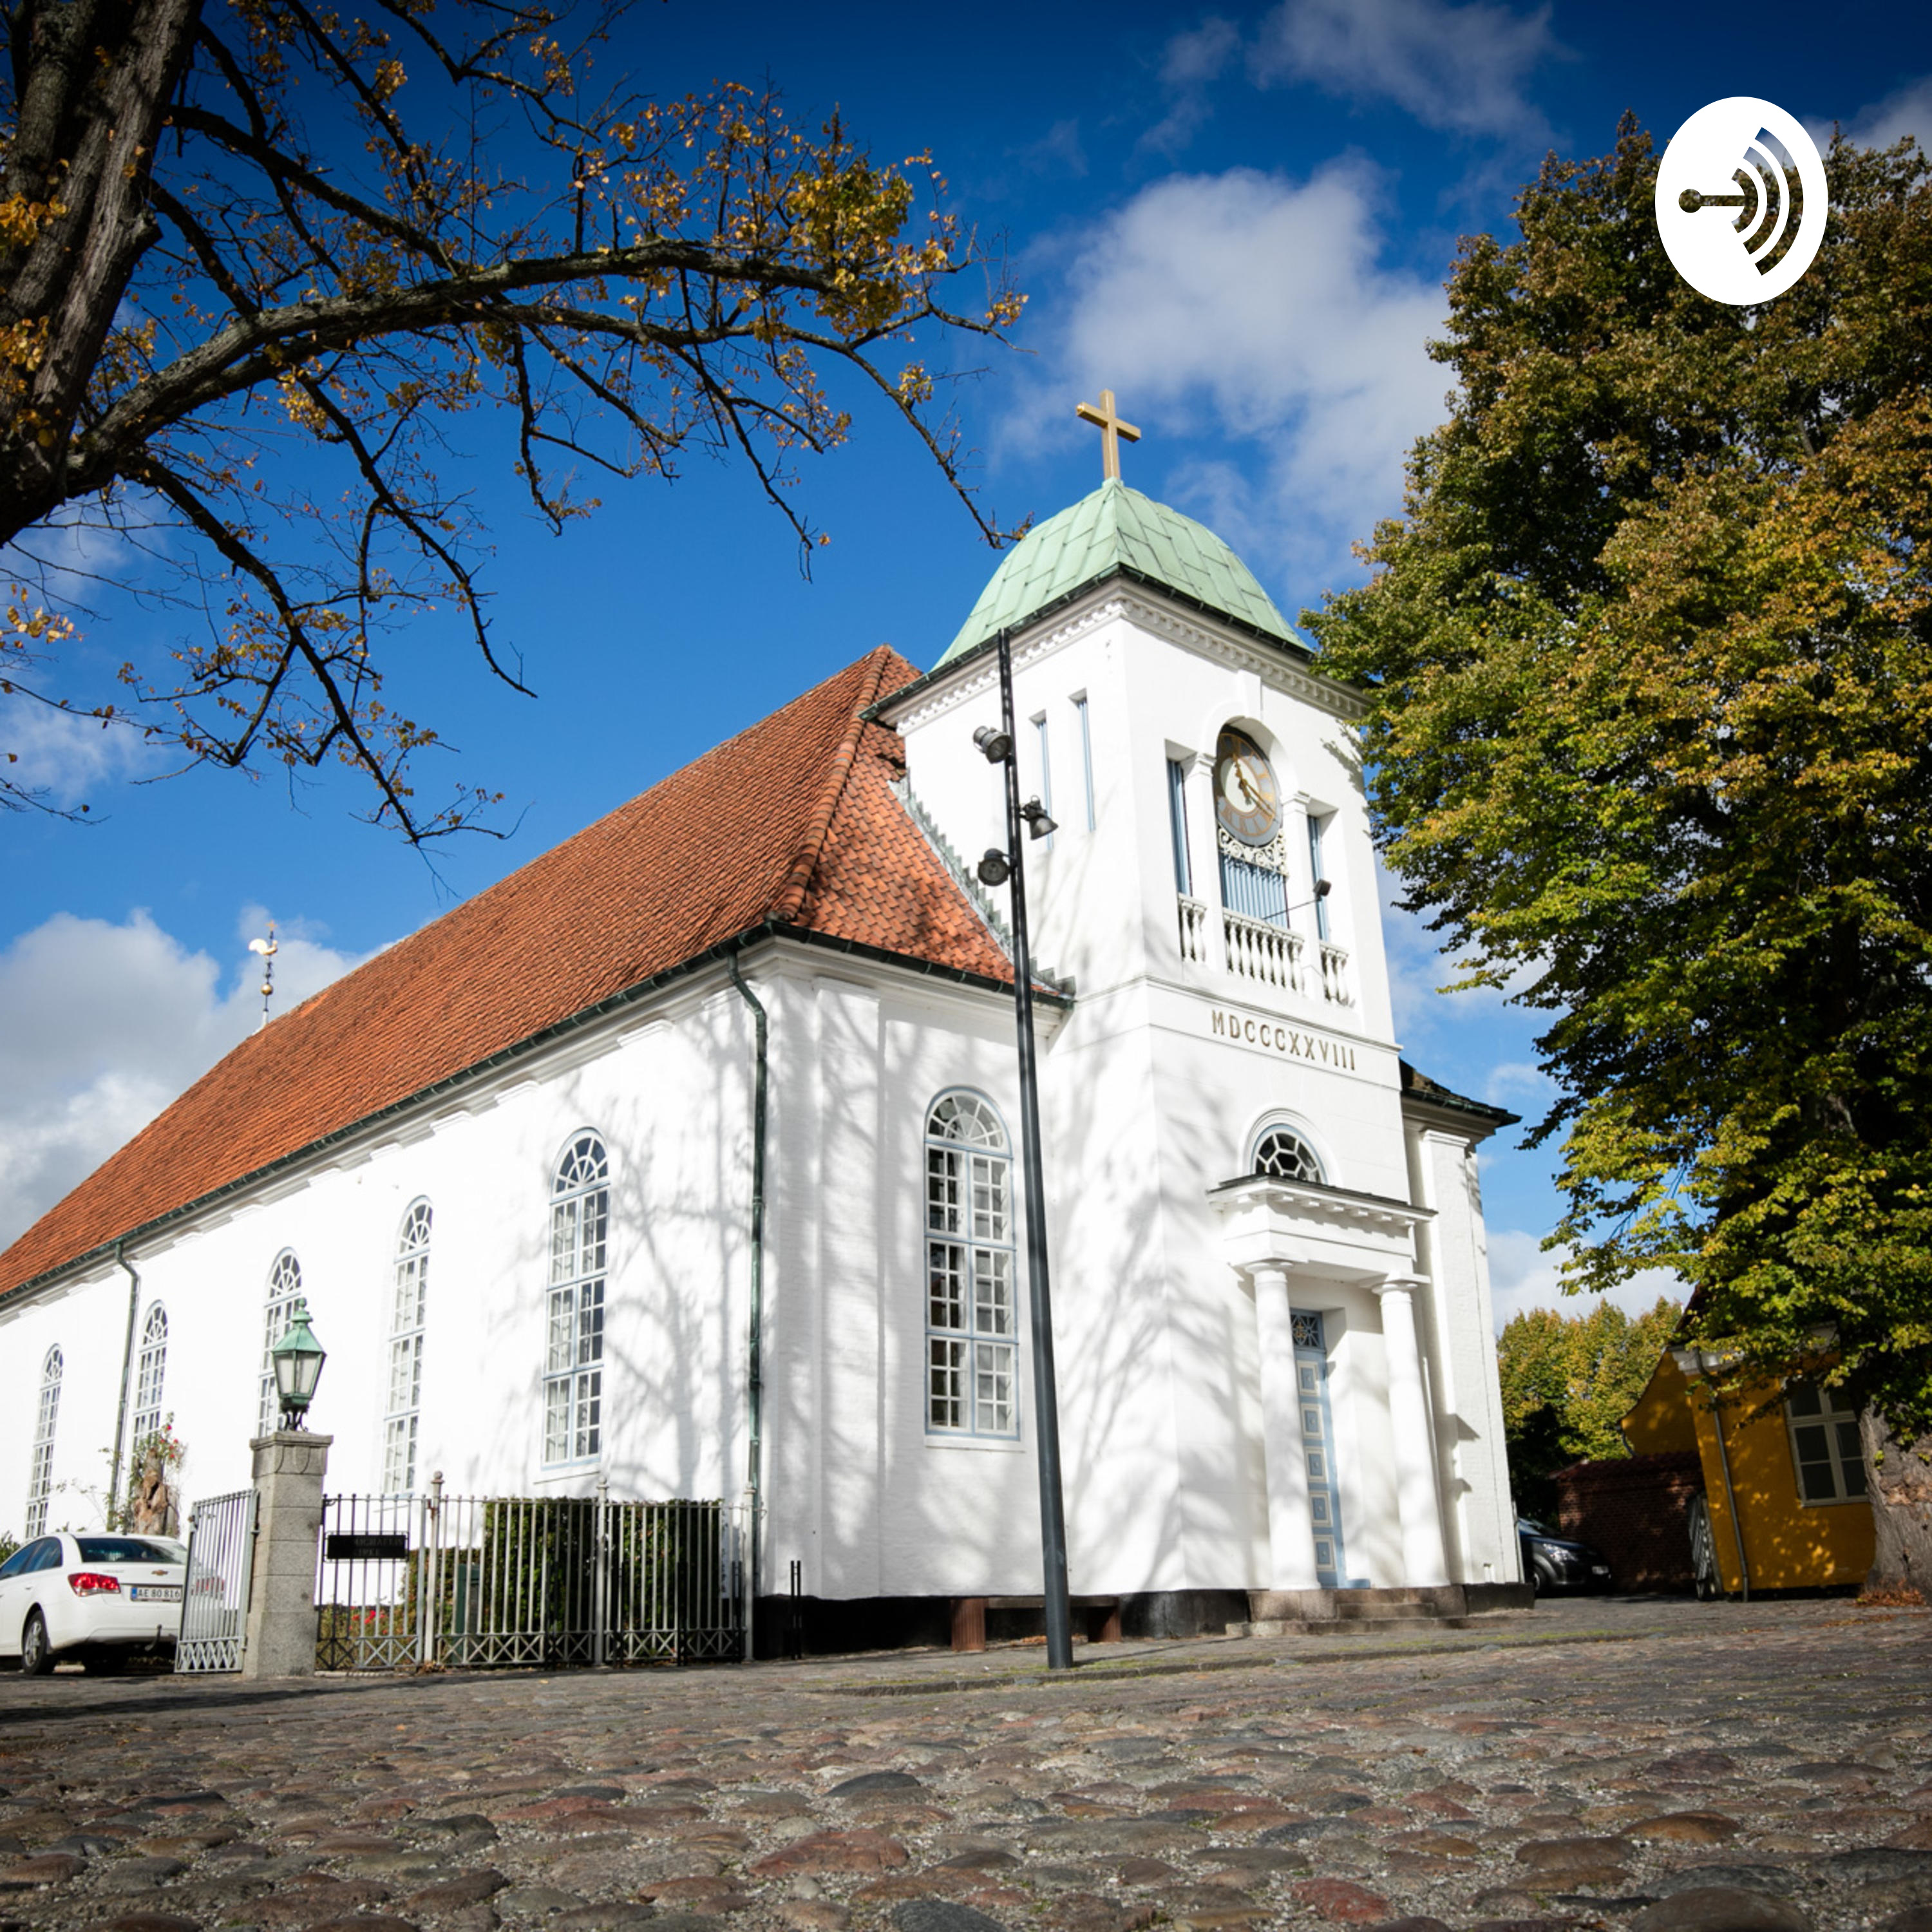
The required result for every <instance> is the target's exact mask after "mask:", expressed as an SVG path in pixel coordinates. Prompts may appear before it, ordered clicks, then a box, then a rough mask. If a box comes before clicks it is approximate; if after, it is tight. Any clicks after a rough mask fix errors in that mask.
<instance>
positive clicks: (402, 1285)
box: [383, 1201, 430, 1496]
mask: <svg viewBox="0 0 1932 1932" xmlns="http://www.w3.org/2000/svg"><path fill="white" fill-rule="evenodd" d="M429 1227H430V1212H429V1203H428V1202H427V1201H418V1202H415V1203H413V1205H412V1206H411V1207H410V1211H409V1212H408V1213H407V1214H405V1215H404V1217H403V1225H402V1228H401V1231H400V1232H398V1235H397V1236H396V1263H395V1273H394V1274H393V1276H392V1280H391V1294H390V1298H389V1413H388V1415H387V1417H386V1420H385V1421H384V1423H383V1488H384V1489H386V1490H388V1491H389V1493H390V1494H391V1495H392V1496H401V1495H403V1494H405V1493H407V1492H408V1491H409V1490H413V1489H414V1488H415V1487H416V1418H417V1415H418V1413H419V1411H420V1410H421V1409H422V1352H423V1317H424V1314H425V1311H426V1310H427V1308H428V1296H429Z"/></svg>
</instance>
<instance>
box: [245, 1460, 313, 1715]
mask: <svg viewBox="0 0 1932 1932" xmlns="http://www.w3.org/2000/svg"><path fill="white" fill-rule="evenodd" d="M334 1441H335V1437H334V1436H311V1435H310V1434H309V1433H308V1431H307V1430H301V1429H278V1430H276V1431H275V1433H274V1434H272V1435H270V1436H257V1438H256V1439H255V1440H254V1442H251V1443H250V1444H249V1445H248V1446H249V1448H251V1449H252V1450H253V1451H254V1452H255V1574H254V1585H253V1587H252V1588H251V1589H250V1591H249V1592H248V1636H247V1639H246V1641H245V1643H244V1646H243V1648H242V1676H244V1677H307V1676H311V1674H312V1673H314V1670H315V1640H316V1624H315V1617H316V1611H315V1566H316V1544H317V1538H319V1537H320V1535H321V1534H322V1481H323V1475H324V1474H325V1472H326V1471H327V1469H328V1467H329V1445H330V1444H331V1443H332V1442H334Z"/></svg>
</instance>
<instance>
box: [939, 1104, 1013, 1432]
mask: <svg viewBox="0 0 1932 1932" xmlns="http://www.w3.org/2000/svg"><path fill="white" fill-rule="evenodd" d="M1018 1326H1019V1325H1018V1322H1017V1319H1016V1313H1015V1310H1014V1292H1013V1156H1012V1154H1011V1152H1010V1150H1009V1148H1008V1146H1007V1131H1006V1129H1005V1128H1004V1127H1002V1126H1001V1124H1000V1120H999V1116H998V1115H997V1114H995V1112H993V1110H992V1108H991V1107H990V1106H988V1105H987V1104H986V1102H985V1101H984V1100H981V1099H980V1098H979V1097H978V1096H977V1095H976V1094H942V1095H941V1097H940V1098H939V1100H938V1101H937V1102H936V1103H935V1104H934V1106H933V1109H932V1112H931V1113H930V1114H929V1115H927V1116H926V1428H927V1430H929V1432H932V1433H948V1434H951V1433H957V1434H962V1435H973V1436H1017V1435H1018V1434H1019V1408H1018V1406H1017V1404H1016V1401H1015V1399H1014V1397H1015V1384H1016V1380H1017V1379H1018V1369H1019V1347H1018V1344H1017V1342H1016V1336H1017V1334H1018Z"/></svg>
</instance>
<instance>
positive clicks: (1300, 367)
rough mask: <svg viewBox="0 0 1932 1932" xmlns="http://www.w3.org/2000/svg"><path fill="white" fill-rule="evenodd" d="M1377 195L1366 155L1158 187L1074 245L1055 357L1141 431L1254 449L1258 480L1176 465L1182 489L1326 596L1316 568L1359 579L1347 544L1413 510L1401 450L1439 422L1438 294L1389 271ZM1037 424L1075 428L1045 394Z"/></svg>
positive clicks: (1237, 535) (1218, 522) (1226, 530)
mask: <svg viewBox="0 0 1932 1932" xmlns="http://www.w3.org/2000/svg"><path fill="white" fill-rule="evenodd" d="M1381 201H1382V183H1381V178H1380V176H1379V175H1378V173H1377V172H1376V170H1375V169H1373V167H1372V166H1370V164H1369V163H1367V162H1366V161H1364V160H1361V159H1359V158H1355V157H1350V158H1346V159H1343V160H1338V161H1336V162H1334V163H1331V164H1329V165H1328V166H1325V167H1324V168H1322V169H1320V170H1319V172H1316V174H1315V175H1313V176H1311V177H1310V178H1309V179H1307V180H1306V181H1295V180H1292V179H1289V178H1286V177H1285V176H1283V175H1276V174H1263V173H1261V172H1258V171H1256V170H1255V169H1249V168H1238V169H1232V170H1231V171H1229V172H1227V173H1225V174H1219V175H1170V176H1169V177H1167V178H1165V179H1163V180H1162V181H1157V182H1154V183H1153V184H1151V185H1150V186H1149V187H1146V188H1144V189H1143V190H1141V192H1140V193H1138V194H1137V195H1136V196H1134V197H1133V199H1132V200H1130V201H1129V202H1127V203H1126V204H1125V205H1124V206H1122V207H1121V208H1118V209H1116V210H1115V211H1113V212H1112V214H1109V216H1107V217H1106V218H1105V219H1104V220H1103V222H1102V223H1100V226H1099V227H1098V229H1096V230H1095V231H1094V232H1093V233H1091V234H1090V235H1089V236H1086V237H1085V238H1083V240H1082V244H1081V245H1079V248H1077V249H1076V251H1074V252H1073V258H1072V260H1071V261H1070V264H1069V266H1068V269H1067V282H1068V286H1069V293H1070V307H1069V308H1068V311H1067V316H1066V320H1065V322H1064V325H1063V326H1062V328H1061V332H1060V340H1059V341H1058V344H1057V345H1055V349H1054V350H1053V351H1052V361H1053V362H1055V363H1056V364H1058V370H1057V372H1056V377H1055V389H1062V388H1063V387H1064V384H1065V383H1069V382H1076V381H1077V382H1079V383H1083V384H1085V385H1087V386H1089V387H1090V388H1091V387H1094V386H1098V385H1099V384H1100V383H1107V384H1109V386H1111V387H1112V388H1114V389H1116V390H1118V392H1120V394H1121V397H1122V398H1123V399H1124V404H1125V405H1126V407H1127V410H1128V413H1130V415H1132V416H1133V417H1134V418H1135V419H1136V421H1137V422H1140V423H1142V425H1150V424H1151V423H1153V422H1159V423H1161V424H1163V425H1164V426H1165V427H1166V428H1168V429H1169V430H1170V431H1181V432H1183V433H1186V432H1187V431H1190V429H1192V428H1193V427H1194V426H1195V425H1196V422H1198V421H1199V419H1202V418H1206V419H1211V421H1212V422H1213V424H1214V426H1215V427H1216V428H1218V429H1219V431H1220V432H1221V433H1222V434H1224V435H1226V436H1229V437H1234V438H1236V439H1238V440H1244V441H1247V442H1250V443H1253V444H1256V445H1259V447H1260V449H1261V451H1262V457H1263V463H1262V469H1263V472H1264V475H1265V481H1264V482H1263V483H1262V484H1261V485H1260V486H1259V488H1257V487H1256V486H1253V485H1252V484H1248V483H1247V482H1246V481H1245V479H1244V478H1242V476H1241V472H1239V471H1238V470H1236V469H1234V468H1232V466H1227V465H1222V466H1208V467H1203V468H1200V469H1193V470H1189V469H1181V470H1180V471H1178V472H1172V474H1171V475H1170V478H1169V484H1168V493H1169V495H1170V496H1175V497H1178V498H1180V499H1181V500H1182V502H1183V504H1184V507H1196V506H1197V505H1198V506H1199V508H1200V509H1201V511H1202V514H1205V515H1207V516H1208V517H1211V519H1212V520H1213V521H1214V524H1215V526H1216V528H1217V529H1219V530H1220V532H1221V534H1222V535H1224V536H1226V537H1227V538H1229V541H1232V542H1233V543H1234V544H1235V547H1236V548H1237V549H1238V550H1245V551H1248V552H1250V553H1251V554H1250V561H1251V562H1261V563H1262V564H1263V565H1266V564H1268V562H1277V563H1280V564H1285V565H1288V566H1289V567H1291V568H1293V569H1295V571H1298V572H1300V573H1303V574H1305V575H1306V577H1307V579H1308V581H1307V590H1308V591H1309V592H1310V594H1311V595H1312V593H1313V592H1314V591H1315V590H1316V589H1319V588H1321V587H1322V585H1323V584H1324V583H1326V582H1328V581H1329V580H1331V579H1330V578H1329V577H1328V576H1325V575H1317V573H1328V572H1342V573H1346V574H1349V575H1352V574H1354V566H1353V565H1352V564H1351V562H1350V561H1349V544H1350V543H1351V542H1352V540H1353V539H1355V538H1356V537H1358V536H1361V535H1366V534H1367V531H1368V530H1369V529H1370V527H1371V526H1372V525H1373V523H1374V521H1375V520H1376V518H1377V517H1379V516H1383V515H1387V514H1390V513H1391V511H1395V510H1397V509H1398V508H1400V500H1401V496H1400V493H1401V488H1402V478H1403V458H1404V456H1405V455H1406V452H1407V451H1408V449H1409V445H1410V443H1412V441H1413V440H1414V439H1415V437H1416V436H1417V435H1418V434H1419V433H1420V432H1421V431H1424V430H1426V429H1427V428H1430V427H1431V426H1432V425H1433V424H1434V423H1436V422H1437V421H1438V420H1439V419H1440V417H1441V416H1442V393H1443V390H1444V389H1445V380H1444V377H1443V376H1442V373H1441V372H1440V371H1439V369H1438V368H1437V367H1436V365H1434V364H1433V363H1432V362H1430V360H1429V358H1428V356H1427V350H1426V347H1425V344H1426V342H1427V338H1428V337H1429V336H1430V335H1431V334H1432V333H1433V332H1434V331H1435V330H1436V329H1437V328H1438V326H1439V325H1440V323H1441V321H1442V314H1443V298H1442V290H1441V289H1440V288H1439V287H1437V285H1436V283H1435V282H1434V281H1433V280H1429V279H1426V278H1423V277H1421V276H1418V275H1412V274H1409V273H1407V272H1404V271H1402V270H1399V269H1392V268H1390V267H1388V266H1386V265H1385V263H1383V262H1382V259H1381V257H1382V250H1383V245H1384V236H1383V231H1382V226H1381V223H1380V220H1379V211H1380V207H1381ZM1025 414H1026V415H1028V416H1031V417H1033V419H1034V421H1036V422H1038V421H1041V420H1049V421H1055V422H1058V420H1059V419H1058V416H1057V414H1055V413H1049V412H1047V411H1045V410H1039V409H1038V408H1037V405H1036V404H1034V402H1033V401H1032V399H1031V398H1029V399H1028V402H1027V404H1026V405H1025ZM1016 434H1019V435H1020V436H1022V437H1023V436H1024V434H1025V428H1024V427H1023V426H1022V425H1016ZM1204 499H1205V500H1204ZM1244 499H1245V502H1244Z"/></svg>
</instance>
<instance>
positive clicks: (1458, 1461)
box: [1408, 1125, 1521, 1583]
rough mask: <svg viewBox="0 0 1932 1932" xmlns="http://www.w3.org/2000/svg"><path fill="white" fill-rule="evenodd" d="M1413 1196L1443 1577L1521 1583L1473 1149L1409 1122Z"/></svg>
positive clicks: (1452, 1135)
mask: <svg viewBox="0 0 1932 1932" xmlns="http://www.w3.org/2000/svg"><path fill="white" fill-rule="evenodd" d="M1408 1138H1409V1159H1410V1165H1411V1167H1412V1171H1413V1172H1414V1175H1415V1187H1416V1198H1417V1199H1418V1200H1421V1201H1423V1202H1426V1204H1427V1205H1428V1206H1430V1208H1433V1209H1434V1210H1435V1215H1434V1218H1433V1220H1432V1221H1431V1222H1430V1224H1429V1226H1428V1228H1427V1232H1426V1234H1425V1236H1424V1252H1425V1254H1426V1256H1427V1264H1428V1268H1429V1272H1430V1276H1431V1277H1432V1286H1431V1292H1430V1298H1429V1306H1428V1307H1427V1310H1426V1311H1424V1310H1418V1332H1419V1333H1420V1334H1421V1337H1422V1338H1423V1344H1424V1351H1425V1353H1426V1355H1427V1360H1428V1367H1429V1370H1430V1379H1431V1381H1432V1383H1433V1388H1434V1393H1435V1398H1436V1480H1437V1484H1438V1487H1439V1489H1440V1490H1441V1491H1442V1494H1443V1496H1444V1497H1445V1502H1446V1504H1447V1508H1446V1509H1445V1517H1444V1526H1445V1529H1446V1531H1447V1532H1448V1550H1449V1557H1450V1566H1451V1575H1452V1576H1453V1577H1455V1578H1457V1580H1459V1581H1460V1582H1463V1583H1516V1582H1519V1581H1520V1580H1521V1577H1520V1571H1521V1556H1520V1546H1519V1544H1518V1543H1517V1536H1516V1514H1515V1506H1514V1502H1513V1501H1512V1500H1511V1494H1510V1486H1509V1465H1508V1454H1507V1450H1506V1447H1505V1441H1504V1434H1503V1413H1502V1385H1501V1382H1500V1379H1499V1375H1498V1372H1497V1367H1496V1340H1495V1336H1496V1317H1495V1311H1494V1306H1493V1302H1492V1300H1491V1297H1490V1272H1489V1254H1488V1248H1487V1242H1486V1241H1485V1238H1484V1224H1483V1218H1482V1198H1481V1187H1480V1183H1479V1181H1478V1166H1477V1160H1476V1154H1475V1148H1473V1147H1472V1146H1471V1145H1470V1144H1469V1141H1468V1139H1467V1138H1466V1137H1465V1136H1460V1135H1458V1134H1456V1133H1452V1132H1449V1131H1446V1130H1442V1129H1436V1128H1427V1127H1421V1126H1419V1125H1412V1126H1410V1127H1409V1130H1408Z"/></svg>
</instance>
